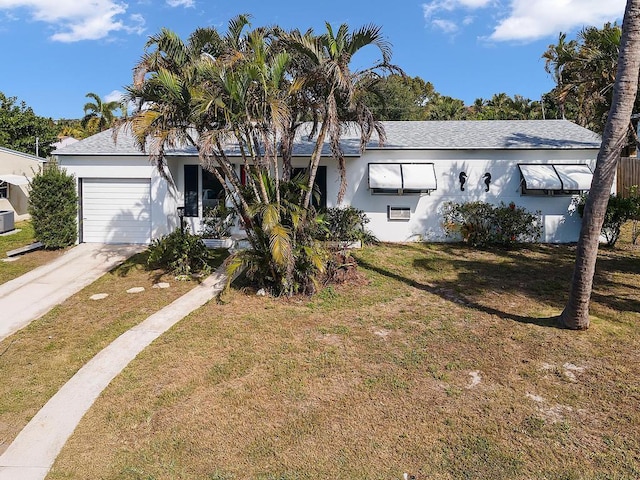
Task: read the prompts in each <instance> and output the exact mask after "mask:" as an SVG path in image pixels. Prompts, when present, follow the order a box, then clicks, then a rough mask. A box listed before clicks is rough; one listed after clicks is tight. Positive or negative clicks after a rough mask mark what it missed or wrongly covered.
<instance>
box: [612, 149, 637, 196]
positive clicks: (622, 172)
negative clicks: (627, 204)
mask: <svg viewBox="0 0 640 480" xmlns="http://www.w3.org/2000/svg"><path fill="white" fill-rule="evenodd" d="M632 185H638V186H640V158H636V157H621V158H620V161H619V162H618V181H617V185H616V188H617V190H616V191H617V192H618V195H620V196H623V197H626V196H628V195H629V187H631V186H632Z"/></svg>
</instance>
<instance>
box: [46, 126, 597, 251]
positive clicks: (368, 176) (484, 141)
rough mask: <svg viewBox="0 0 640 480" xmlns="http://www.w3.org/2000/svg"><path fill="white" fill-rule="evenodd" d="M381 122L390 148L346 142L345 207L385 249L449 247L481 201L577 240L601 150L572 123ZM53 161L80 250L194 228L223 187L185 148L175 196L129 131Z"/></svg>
mask: <svg viewBox="0 0 640 480" xmlns="http://www.w3.org/2000/svg"><path fill="white" fill-rule="evenodd" d="M383 123H384V126H385V130H386V134H387V140H386V142H385V145H384V146H383V147H378V146H377V141H373V142H371V144H370V145H369V147H368V149H367V150H366V152H364V153H363V154H360V153H359V140H358V138H357V134H356V132H355V131H354V132H346V134H345V135H344V137H343V141H342V145H343V150H344V152H345V156H346V157H347V177H348V188H347V193H346V196H345V200H344V204H347V205H352V206H354V207H356V208H359V209H361V210H363V211H364V212H366V214H367V216H368V217H369V218H370V219H371V222H370V223H369V225H368V227H369V229H370V230H371V231H372V232H373V233H374V234H375V235H376V236H377V237H378V238H379V239H380V240H383V241H391V242H406V241H415V240H427V241H446V240H447V238H446V237H445V235H444V231H443V229H442V226H441V222H442V219H441V213H440V210H441V207H442V205H443V204H444V202H447V201H456V202H469V201H475V200H482V201H486V202H491V203H494V204H498V203H500V202H505V203H507V204H508V203H509V202H514V203H515V204H516V205H519V206H523V207H525V208H527V209H528V210H530V211H536V210H540V211H541V212H542V221H543V238H542V240H543V241H545V242H554V243H555V242H574V241H576V240H577V238H578V234H579V229H580V218H579V216H578V215H577V214H575V213H572V208H573V207H572V205H573V203H572V200H573V199H574V198H575V196H576V195H577V194H578V193H580V192H582V191H585V190H588V189H589V186H590V184H591V172H592V170H593V168H594V167H595V160H596V156H597V153H598V149H599V148H600V137H599V136H598V135H596V134H595V133H593V132H591V131H589V130H587V129H585V128H582V127H580V126H578V125H575V124H574V123H571V122H569V121H566V120H540V121H534V120H522V121H511V120H503V121H501V120H496V121H443V122H383ZM303 133H304V132H302V131H301V132H300V134H299V138H298V139H297V141H296V142H295V147H294V159H293V162H294V166H295V167H301V168H303V167H306V166H307V164H308V159H309V157H310V155H311V151H312V149H313V145H314V144H313V142H312V141H309V140H308V139H306V138H305V136H304V134H303ZM325 147H326V148H325V149H324V151H323V159H322V161H321V168H320V170H319V173H318V184H319V186H320V189H321V190H322V191H323V193H324V195H323V202H325V203H326V206H329V207H330V206H334V205H335V201H336V197H337V193H338V188H339V174H338V169H337V165H336V163H335V161H334V160H333V159H332V158H331V157H330V155H329V148H328V145H325ZM230 154H231V155H233V151H232V150H231V151H230ZM54 155H55V156H57V158H58V162H59V164H60V165H61V166H63V167H65V168H66V169H67V171H68V172H69V173H72V174H73V175H75V176H76V178H77V179H78V193H79V196H80V198H81V209H80V211H81V214H80V215H81V216H80V219H81V222H80V226H81V228H80V238H79V240H80V241H81V242H108V243H129V242H130V243H148V242H150V241H151V240H152V239H154V238H157V237H159V236H161V235H164V234H166V233H169V232H170V231H171V230H172V229H174V228H176V226H177V224H178V220H177V208H178V207H179V206H185V214H186V215H185V216H186V220H187V221H188V222H189V223H190V225H191V226H192V228H193V229H194V230H197V229H198V228H199V227H200V221H201V218H202V214H203V209H204V208H205V207H206V206H207V205H209V204H212V203H214V202H215V200H214V199H215V197H216V196H217V194H218V190H219V188H220V185H219V184H217V182H216V181H215V179H213V178H212V177H211V175H210V174H208V173H207V172H203V170H202V168H201V167H199V162H198V158H197V155H196V154H195V150H194V149H192V148H187V149H184V150H176V151H172V152H170V153H169V155H168V157H167V174H168V175H169V176H170V177H171V178H172V179H173V181H174V183H175V185H176V189H175V191H174V189H172V188H171V187H170V186H169V184H168V183H167V181H166V180H164V178H163V177H162V176H161V175H160V174H159V173H158V172H157V171H156V169H155V168H154V167H153V166H152V165H151V164H150V163H149V160H148V158H147V155H145V154H144V153H141V152H140V151H139V150H137V148H136V146H135V144H134V142H133V140H132V138H131V137H130V136H128V135H127V134H126V133H125V132H120V134H119V135H118V142H117V143H114V141H113V139H112V135H111V132H110V131H107V132H102V133H99V134H97V135H94V136H92V137H89V138H87V139H85V140H82V141H80V142H78V143H75V144H73V145H71V146H69V147H66V148H64V149H61V150H58V151H56V152H55V154H54ZM237 158H238V164H240V163H241V159H240V158H239V157H237ZM238 168H240V167H238ZM463 173H464V175H463ZM461 179H464V184H463V185H462V184H461ZM487 179H488V180H489V182H488V183H487ZM461 187H464V190H463V189H462V188H461Z"/></svg>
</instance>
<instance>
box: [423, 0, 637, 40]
mask: <svg viewBox="0 0 640 480" xmlns="http://www.w3.org/2000/svg"><path fill="white" fill-rule="evenodd" d="M625 3H626V0H508V1H502V2H501V1H499V0H431V1H430V2H428V3H423V4H422V11H423V15H424V18H425V21H426V22H427V24H428V25H431V26H432V27H434V28H436V29H438V30H441V31H443V32H445V33H455V32H457V31H458V30H460V29H461V28H462V27H464V26H468V25H470V24H471V23H475V24H479V23H480V22H479V21H477V22H474V20H476V19H477V16H478V15H480V14H481V13H484V15H485V17H486V18H487V19H498V20H496V21H495V23H493V25H492V26H491V27H490V29H491V30H492V31H493V33H491V34H490V35H489V36H488V37H484V38H485V39H488V40H492V41H496V42H504V41H520V42H527V41H533V40H537V39H540V38H544V37H549V36H557V34H558V32H560V31H563V32H569V31H573V30H576V29H578V28H581V27H583V26H585V25H594V26H602V25H603V24H604V23H605V22H612V21H614V20H620V19H622V15H623V13H624V7H625ZM482 10H484V12H482ZM489 22H491V20H489ZM454 25H455V26H456V28H455V29H454V28H453V26H454Z"/></svg>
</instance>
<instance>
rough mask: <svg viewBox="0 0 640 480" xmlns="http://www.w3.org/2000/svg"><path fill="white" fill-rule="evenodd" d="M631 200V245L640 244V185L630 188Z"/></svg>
mask: <svg viewBox="0 0 640 480" xmlns="http://www.w3.org/2000/svg"><path fill="white" fill-rule="evenodd" d="M629 198H630V199H631V201H632V202H633V211H632V214H631V243H632V244H633V245H635V244H636V243H638V237H640V189H639V188H638V185H632V186H631V187H630V188H629Z"/></svg>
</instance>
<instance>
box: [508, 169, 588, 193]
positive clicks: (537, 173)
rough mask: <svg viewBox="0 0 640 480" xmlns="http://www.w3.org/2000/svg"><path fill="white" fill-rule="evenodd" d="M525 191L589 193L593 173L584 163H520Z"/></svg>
mask: <svg viewBox="0 0 640 480" xmlns="http://www.w3.org/2000/svg"><path fill="white" fill-rule="evenodd" d="M518 169H519V170H520V176H521V178H522V180H521V184H522V186H523V189H525V190H542V191H550V192H572V191H587V190H589V189H590V188H591V179H592V178H593V173H592V172H591V169H590V168H589V166H588V165H586V164H584V163H519V164H518Z"/></svg>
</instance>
